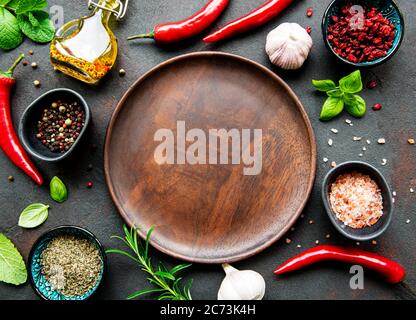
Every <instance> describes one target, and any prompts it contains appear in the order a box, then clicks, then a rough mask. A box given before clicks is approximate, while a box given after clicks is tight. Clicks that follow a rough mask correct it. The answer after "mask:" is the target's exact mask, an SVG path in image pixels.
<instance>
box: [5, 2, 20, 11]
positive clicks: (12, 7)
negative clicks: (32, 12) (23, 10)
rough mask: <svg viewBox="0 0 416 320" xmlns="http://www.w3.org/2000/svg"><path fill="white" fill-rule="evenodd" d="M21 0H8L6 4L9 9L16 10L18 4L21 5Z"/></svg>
mask: <svg viewBox="0 0 416 320" xmlns="http://www.w3.org/2000/svg"><path fill="white" fill-rule="evenodd" d="M19 2H20V0H6V6H7V8H9V9H12V10H14V11H16V9H17V6H18V5H19Z"/></svg>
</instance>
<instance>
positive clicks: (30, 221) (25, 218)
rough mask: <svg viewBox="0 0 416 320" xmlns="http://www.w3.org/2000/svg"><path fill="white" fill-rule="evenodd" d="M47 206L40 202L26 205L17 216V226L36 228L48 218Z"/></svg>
mask: <svg viewBox="0 0 416 320" xmlns="http://www.w3.org/2000/svg"><path fill="white" fill-rule="evenodd" d="M48 209H49V206H48V205H45V204H42V203H33V204H31V205H29V206H27V207H26V208H25V209H24V210H23V211H22V213H21V214H20V218H19V226H20V227H22V228H36V227H37V226H40V225H41V224H42V223H44V222H45V221H46V219H48Z"/></svg>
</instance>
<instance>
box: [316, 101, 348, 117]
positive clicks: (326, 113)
mask: <svg viewBox="0 0 416 320" xmlns="http://www.w3.org/2000/svg"><path fill="white" fill-rule="evenodd" d="M343 109H344V101H343V100H342V99H340V98H334V97H328V99H326V101H325V103H324V106H323V107H322V111H321V116H320V119H321V120H323V121H328V120H331V119H332V118H335V117H336V116H337V115H339V114H340V113H341V112H342V110H343Z"/></svg>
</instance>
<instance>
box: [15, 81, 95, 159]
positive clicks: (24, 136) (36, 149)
mask: <svg viewBox="0 0 416 320" xmlns="http://www.w3.org/2000/svg"><path fill="white" fill-rule="evenodd" d="M57 100H63V101H69V102H77V103H78V104H79V105H80V106H82V107H83V109H84V112H85V125H84V127H83V128H82V130H81V132H80V135H79V136H78V138H77V140H75V142H74V143H73V144H72V146H71V148H70V149H69V150H68V151H66V152H64V153H58V152H52V151H50V150H49V148H47V147H46V146H44V145H43V144H42V142H41V141H39V139H38V138H36V130H37V127H36V125H37V122H38V121H39V119H40V118H41V117H42V112H43V110H44V109H45V108H46V107H47V106H50V105H51V104H52V103H53V102H55V101H57ZM90 121H91V112H90V108H89V107H88V104H87V102H86V101H85V99H84V98H83V97H82V96H81V95H80V94H79V93H77V92H75V91H73V90H71V89H65V88H60V89H53V90H50V91H48V92H46V93H44V94H43V95H41V96H40V97H39V98H37V99H36V100H35V101H33V102H32V103H31V104H30V105H29V107H27V109H26V110H25V111H24V112H23V115H22V118H21V119H20V125H19V138H20V141H21V142H22V144H23V147H24V148H25V149H26V151H27V152H28V153H29V154H30V155H32V156H33V157H35V158H37V159H39V160H43V161H49V162H56V161H60V160H63V159H65V158H66V157H68V156H69V155H70V154H71V153H72V152H73V151H74V149H75V148H76V146H77V145H78V144H79V142H80V140H81V138H82V136H83V135H84V133H85V131H86V129H87V127H88V125H89V123H90Z"/></svg>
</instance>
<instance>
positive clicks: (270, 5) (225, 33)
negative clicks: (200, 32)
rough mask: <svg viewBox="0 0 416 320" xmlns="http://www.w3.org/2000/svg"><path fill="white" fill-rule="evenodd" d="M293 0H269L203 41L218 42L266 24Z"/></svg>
mask: <svg viewBox="0 0 416 320" xmlns="http://www.w3.org/2000/svg"><path fill="white" fill-rule="evenodd" d="M292 2H293V0H269V1H267V2H266V3H265V4H263V5H262V6H261V7H259V8H257V9H255V10H254V11H252V12H250V13H249V14H247V15H245V16H243V17H241V18H238V19H236V20H234V21H232V22H230V23H228V24H226V25H225V26H224V27H222V28H221V29H219V30H217V31H215V32H214V33H211V34H210V35H208V36H206V37H205V38H204V40H203V41H204V42H218V41H222V40H225V39H228V38H231V37H232V36H234V35H236V34H239V33H243V32H246V31H248V30H252V29H254V28H257V27H259V26H261V25H263V24H266V23H267V22H269V21H270V20H272V19H273V18H274V17H276V16H277V15H278V14H279V13H280V12H282V11H283V10H284V9H286V8H287V7H288V6H289V5H290V4H291V3H292Z"/></svg>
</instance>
